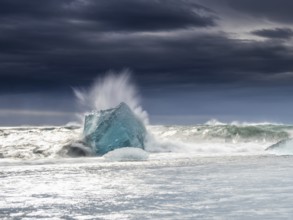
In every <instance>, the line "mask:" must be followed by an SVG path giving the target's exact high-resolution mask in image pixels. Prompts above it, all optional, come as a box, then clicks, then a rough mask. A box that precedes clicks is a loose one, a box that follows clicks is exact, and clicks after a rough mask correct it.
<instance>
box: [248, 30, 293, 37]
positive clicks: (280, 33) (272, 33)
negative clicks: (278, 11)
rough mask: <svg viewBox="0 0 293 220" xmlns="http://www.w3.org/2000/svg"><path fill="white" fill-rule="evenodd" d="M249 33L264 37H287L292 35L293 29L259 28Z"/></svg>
mask: <svg viewBox="0 0 293 220" xmlns="http://www.w3.org/2000/svg"><path fill="white" fill-rule="evenodd" d="M251 33H252V34H254V35H257V36H260V37H266V38H278V39H289V38H291V37H293V30H292V29H290V28H275V29H261V30H256V31H253V32H251Z"/></svg>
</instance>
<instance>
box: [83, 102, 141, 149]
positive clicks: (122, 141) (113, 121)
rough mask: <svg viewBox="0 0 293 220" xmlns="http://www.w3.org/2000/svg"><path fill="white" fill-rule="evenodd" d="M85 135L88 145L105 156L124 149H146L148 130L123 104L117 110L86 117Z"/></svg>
mask: <svg viewBox="0 0 293 220" xmlns="http://www.w3.org/2000/svg"><path fill="white" fill-rule="evenodd" d="M83 134H84V137H85V142H86V144H87V145H89V146H91V147H92V148H93V149H94V151H95V152H96V154H97V155H103V154H105V153H107V152H109V151H112V150H114V149H118V148H123V147H136V148H141V149H144V141H145V137H146V128H145V126H144V125H143V123H142V122H141V121H140V120H139V119H138V118H137V117H136V116H135V114H134V113H133V112H132V111H131V109H130V108H129V107H128V105H127V104H125V103H123V102H122V103H120V104H119V105H118V106H117V107H116V108H113V109H107V110H102V111H98V112H94V113H91V114H88V115H86V116H85V123H84V131H83Z"/></svg>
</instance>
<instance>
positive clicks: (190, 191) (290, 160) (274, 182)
mask: <svg viewBox="0 0 293 220" xmlns="http://www.w3.org/2000/svg"><path fill="white" fill-rule="evenodd" d="M148 131H149V133H150V135H149V138H148V142H147V143H146V152H145V151H142V150H140V149H136V150H134V149H131V148H129V149H123V150H122V151H116V152H115V151H114V152H111V153H109V154H107V155H105V156H104V157H82V158H69V157H68V156H67V155H65V154H63V153H62V152H63V151H62V149H63V148H64V146H66V145H68V144H72V143H73V144H74V143H76V142H77V141H78V140H80V139H81V138H82V137H81V136H80V134H81V128H80V127H72V126H67V127H66V126H65V127H20V128H1V129H0V189H1V190H0V198H1V199H0V219H119V220H120V219H223V220H224V219H225V220H226V219H292V218H293V206H292V203H291V200H292V197H293V177H292V175H291V174H292V172H293V156H290V155H292V154H293V146H291V145H290V146H288V147H287V148H274V149H273V150H272V151H267V150H266V149H267V148H268V147H269V146H271V145H273V144H275V143H277V142H279V141H282V140H286V139H288V138H291V137H292V133H293V132H292V131H293V126H291V125H272V124H258V125H257V124H255V125H252V124H250V125H243V124H242V125H234V124H233V125H232V124H230V125H227V124H217V123H213V124H206V125H195V126H149V127H148ZM139 150H140V151H139ZM141 151H142V152H141ZM277 155H279V156H277ZM282 155H283V156H282ZM285 155H287V156H285ZM129 160H135V161H129Z"/></svg>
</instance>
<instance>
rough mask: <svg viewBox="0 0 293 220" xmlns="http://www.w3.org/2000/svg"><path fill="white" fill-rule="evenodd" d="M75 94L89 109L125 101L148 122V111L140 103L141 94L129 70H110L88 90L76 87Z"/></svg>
mask: <svg viewBox="0 0 293 220" xmlns="http://www.w3.org/2000/svg"><path fill="white" fill-rule="evenodd" d="M74 94H75V96H76V97H77V99H78V101H79V103H80V104H81V105H82V106H84V107H85V108H86V110H87V111H89V110H97V111H99V110H103V109H109V108H114V107H116V106H117V105H119V104H120V103H121V102H125V103H126V104H127V105H128V106H129V107H130V108H131V110H132V111H133V112H134V113H135V114H136V115H137V117H138V118H140V119H141V120H142V121H143V122H144V123H145V124H148V121H149V120H148V115H147V112H146V111H144V110H143V108H142V107H141V105H140V96H139V94H138V90H137V88H136V86H135V84H134V83H133V82H132V81H131V72H130V71H129V70H123V71H121V72H114V71H110V72H108V73H107V74H106V75H105V76H104V77H102V78H97V79H96V80H95V81H94V83H93V84H92V86H91V87H90V88H89V89H88V90H81V89H74Z"/></svg>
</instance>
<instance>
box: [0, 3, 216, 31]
mask: <svg viewBox="0 0 293 220" xmlns="http://www.w3.org/2000/svg"><path fill="white" fill-rule="evenodd" d="M0 17H1V18H3V21H5V20H6V21H8V22H11V21H12V22H14V21H15V19H50V20H52V21H55V22H56V20H59V22H67V23H68V24H70V23H71V24H75V25H76V27H78V26H80V27H83V28H92V29H95V30H99V31H104V30H112V31H152V30H173V29H181V28H189V27H208V26H214V25H215V19H216V17H215V15H214V14H213V13H212V11H211V10H209V9H208V8H205V7H203V6H201V5H198V4H195V3H194V2H192V1H188V0H151V1H149V0H122V1H120V0H99V1H95V0H85V1H84V0H65V1H56V0H52V1H47V0H28V1H21V0H10V1H9V0H3V1H1V2H0ZM9 19H12V20H9ZM17 23H18V25H21V23H22V21H21V20H18V22H17Z"/></svg>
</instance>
